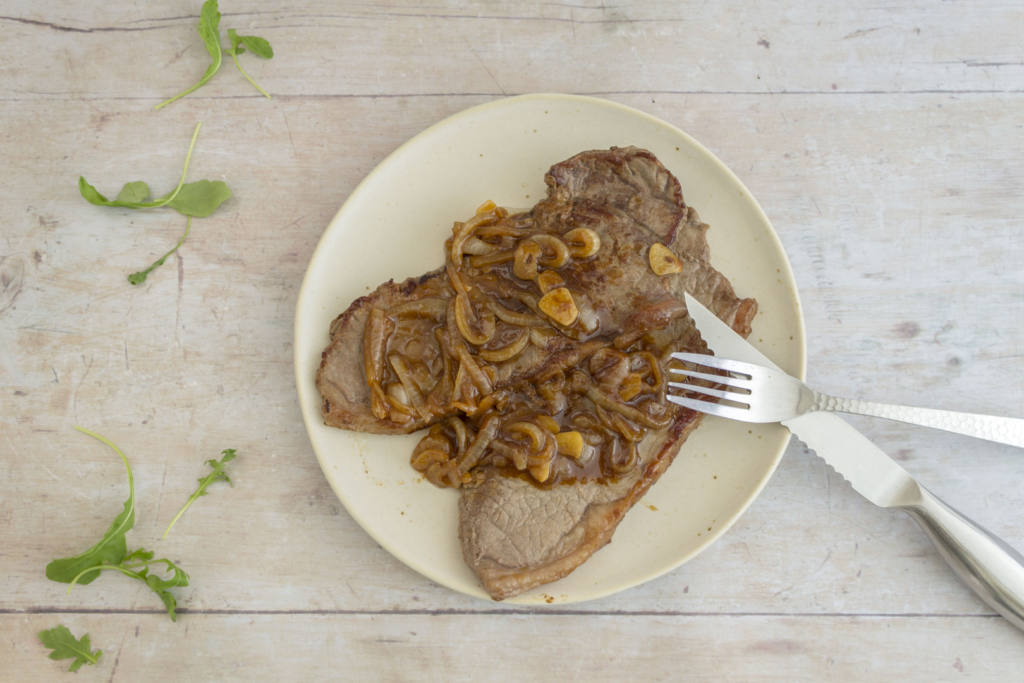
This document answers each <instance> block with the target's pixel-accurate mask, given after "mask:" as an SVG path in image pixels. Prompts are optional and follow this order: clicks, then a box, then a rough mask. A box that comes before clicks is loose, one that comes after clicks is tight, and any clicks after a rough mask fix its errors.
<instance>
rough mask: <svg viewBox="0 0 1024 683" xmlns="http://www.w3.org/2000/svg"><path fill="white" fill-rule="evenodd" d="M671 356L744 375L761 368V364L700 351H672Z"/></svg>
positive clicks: (754, 372)
mask: <svg viewBox="0 0 1024 683" xmlns="http://www.w3.org/2000/svg"><path fill="white" fill-rule="evenodd" d="M672 358H675V359H676V360H681V361H683V362H685V363H693V364H694V365H705V366H707V367H710V368H718V369H719V370H726V371H728V372H739V373H741V374H744V375H751V376H753V375H755V374H757V372H758V371H759V370H762V369H763V368H762V366H760V365H754V364H753V363H744V362H743V361H739V360H730V359H728V358H719V357H718V356H707V355H704V354H702V353H673V354H672Z"/></svg>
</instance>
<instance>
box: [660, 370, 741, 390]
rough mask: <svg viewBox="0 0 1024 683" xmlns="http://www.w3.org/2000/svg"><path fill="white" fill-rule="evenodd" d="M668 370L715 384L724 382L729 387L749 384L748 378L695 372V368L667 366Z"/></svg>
mask: <svg viewBox="0 0 1024 683" xmlns="http://www.w3.org/2000/svg"><path fill="white" fill-rule="evenodd" d="M668 371H669V372H674V373H675V374H677V375H686V376H687V377H693V378H694V379H705V380H707V381H709V382H714V383H715V384H725V385H727V386H730V387H740V388H741V389H745V388H746V387H747V385H748V384H751V381H750V380H749V379H740V378H738V377H730V376H728V375H709V374H707V373H704V372H697V371H696V370H687V369H685V368H669V369H668Z"/></svg>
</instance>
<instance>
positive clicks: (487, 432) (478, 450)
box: [458, 415, 501, 476]
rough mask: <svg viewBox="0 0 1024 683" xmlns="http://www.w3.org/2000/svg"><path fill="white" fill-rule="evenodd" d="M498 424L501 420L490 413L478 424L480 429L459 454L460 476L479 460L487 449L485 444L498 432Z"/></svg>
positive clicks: (499, 424)
mask: <svg viewBox="0 0 1024 683" xmlns="http://www.w3.org/2000/svg"><path fill="white" fill-rule="evenodd" d="M500 426H501V420H500V419H499V418H498V416H497V415H490V416H488V417H486V418H484V422H483V424H482V425H480V431H478V432H477V433H476V438H474V439H473V443H471V444H470V445H469V446H468V447H467V448H466V450H465V452H463V453H462V455H460V456H459V460H458V473H459V475H460V476H461V475H463V474H466V473H468V472H469V470H470V469H472V468H473V467H474V466H475V465H476V464H477V462H479V460H480V458H481V457H482V456H483V454H484V451H486V450H487V446H488V445H489V444H490V443H491V440H493V439H494V435H495V434H497V433H498V427H500Z"/></svg>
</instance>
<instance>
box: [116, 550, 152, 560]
mask: <svg viewBox="0 0 1024 683" xmlns="http://www.w3.org/2000/svg"><path fill="white" fill-rule="evenodd" d="M152 559H153V551H152V550H146V549H145V548H139V549H138V550H133V551H132V552H130V553H128V554H127V555H125V557H124V559H123V560H121V562H122V563H124V562H131V561H132V560H142V561H143V562H145V561H146V560H152Z"/></svg>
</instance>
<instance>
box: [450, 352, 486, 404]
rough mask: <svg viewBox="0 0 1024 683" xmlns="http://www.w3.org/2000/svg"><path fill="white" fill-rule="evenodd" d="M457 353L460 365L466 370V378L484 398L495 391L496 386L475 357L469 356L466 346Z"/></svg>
mask: <svg viewBox="0 0 1024 683" xmlns="http://www.w3.org/2000/svg"><path fill="white" fill-rule="evenodd" d="M455 352H456V354H458V355H457V357H458V359H459V363H461V365H462V367H463V368H465V369H466V376H467V377H469V381H470V382H472V383H473V386H475V387H476V388H477V390H478V391H479V392H480V393H481V394H483V395H484V396H486V395H487V394H489V393H491V392H492V391H494V384H493V383H492V382H491V378H490V377H488V376H487V375H486V374H485V373H484V371H483V370H481V369H480V366H479V365H477V363H476V361H475V360H473V356H471V355H470V354H469V349H467V348H466V346H465V344H463V345H462V346H461V347H459V348H457V349H456V351H455Z"/></svg>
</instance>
